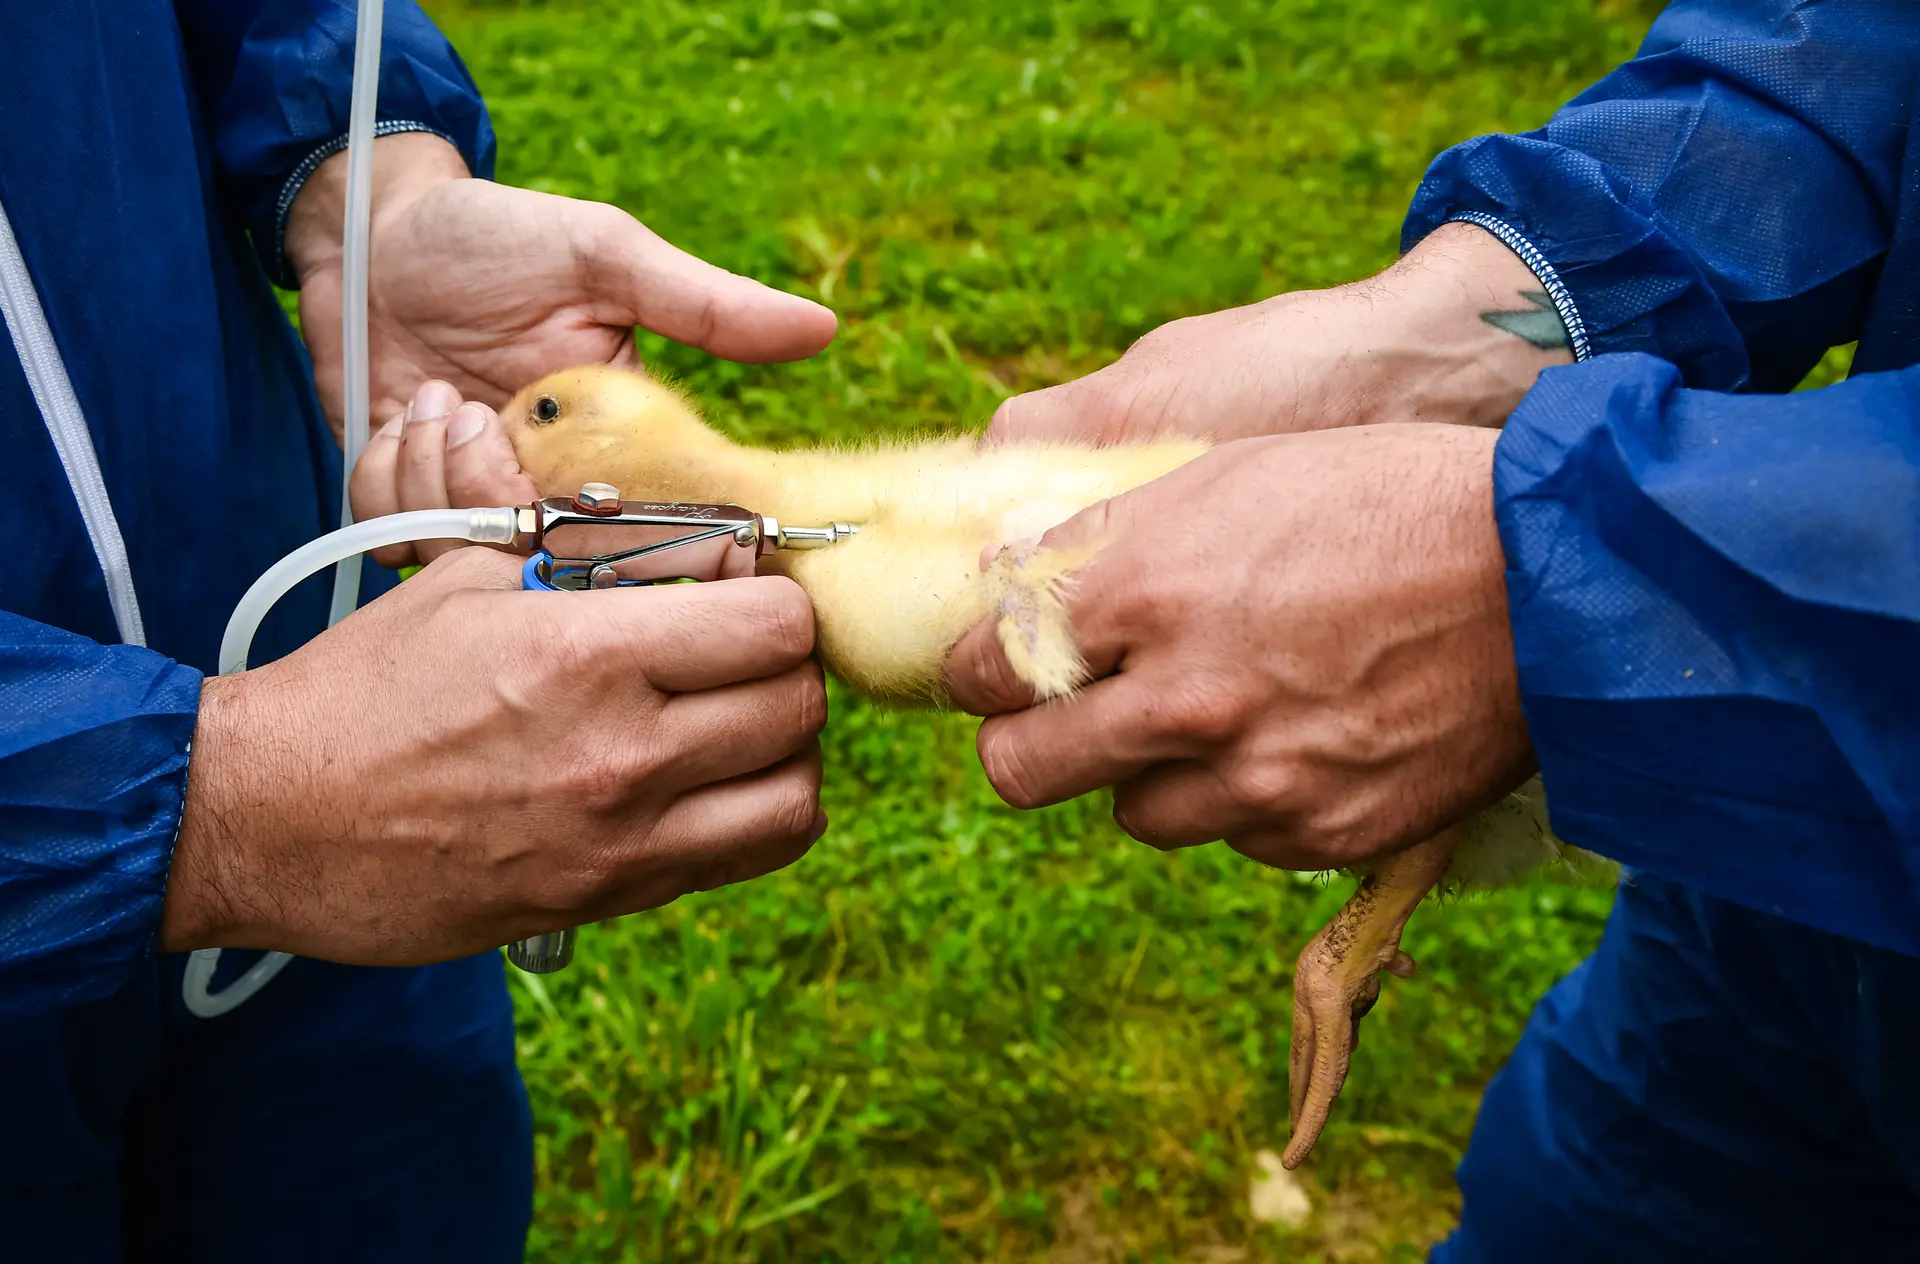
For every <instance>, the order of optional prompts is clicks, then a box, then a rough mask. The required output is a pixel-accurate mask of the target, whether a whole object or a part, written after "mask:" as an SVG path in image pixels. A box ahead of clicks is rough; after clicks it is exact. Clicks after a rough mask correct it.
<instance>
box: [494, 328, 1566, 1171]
mask: <svg viewBox="0 0 1920 1264" xmlns="http://www.w3.org/2000/svg"><path fill="white" fill-rule="evenodd" d="M501 420H502V422H503V423H504V425H505V427H506V430H507V433H508V435H509V437H510V438H511V440H512V442H513V446H514V449H515V451H516V453H517V455H518V456H519V459H520V465H521V468H522V469H524V470H525V471H526V473H527V475H528V477H529V478H531V479H532V480H533V483H534V485H535V486H536V487H538V488H539V489H540V491H541V493H542V494H543V495H561V494H566V493H569V492H571V491H573V490H575V489H577V488H578V487H580V486H581V485H582V484H584V483H588V482H605V483H610V484H612V485H613V486H615V487H618V488H619V489H620V490H621V494H622V495H624V496H626V497H628V498H629V499H644V500H657V501H692V502H696V503H731V504H740V505H745V506H747V507H748V508H750V509H752V510H754V511H755V512H758V513H762V514H768V515H771V516H773V517H776V518H778V519H780V520H782V521H785V522H792V523H819V522H849V523H854V524H857V525H858V526H859V533H858V534H857V535H855V536H853V537H852V538H851V539H849V540H846V541H844V542H842V543H839V544H836V545H834V546H833V547H832V548H828V549H820V550H814V551H806V552H798V553H791V554H788V553H779V554H775V555H773V556H772V557H770V558H767V559H765V560H764V561H763V565H766V566H769V567H771V568H772V569H775V570H777V571H779V572H781V573H784V574H786V575H788V576H789V577H790V578H792V579H793V580H794V581H795V582H796V583H798V584H799V585H800V586H801V587H802V588H803V589H805V590H806V592H807V595H808V596H809V597H810V598H811V599H812V601H813V606H814V618H815V627H816V637H817V642H818V646H819V651H820V657H821V660H822V662H823V663H824V665H825V666H826V667H827V669H828V670H829V671H832V672H833V673H834V674H835V675H837V676H839V677H840V678H841V679H842V680H844V681H845V682H846V683H847V684H848V685H850V686H852V687H853V688H854V689H856V690H858V691H859V692H860V693H862V694H865V695H866V696H868V697H870V698H873V699H875V700H877V701H880V702H883V703H892V704H897V705H932V706H943V705H946V704H947V703H948V698H947V696H946V692H945V687H944V684H943V682H942V676H941V667H942V664H943V663H944V662H945V660H946V656H947V654H948V652H949V651H950V650H951V649H952V648H953V646H954V645H955V644H956V643H957V642H958V641H959V639H960V637H961V636H962V634H964V633H965V632H966V631H967V630H968V629H969V628H971V627H973V626H974V625H975V624H977V623H979V622H980V621H981V620H983V619H985V618H988V617H990V616H993V617H995V618H996V624H995V631H996V633H997V635H998V637H999V640H1000V643H1001V645H1002V647H1003V648H1004V649H1005V650H1006V653H1007V657H1008V661H1009V663H1010V665H1011V666H1012V668H1013V670H1014V671H1015V672H1016V673H1017V674H1018V675H1019V676H1020V678H1021V679H1022V680H1025V681H1026V682H1027V683H1028V684H1030V685H1031V686H1032V687H1033V689H1034V692H1035V694H1036V696H1037V697H1038V698H1040V699H1041V700H1046V699H1050V698H1058V697H1062V696H1065V695H1067V694H1070V693H1072V692H1073V691H1074V690H1075V689H1077V688H1079V687H1080V686H1081V685H1083V684H1085V683H1086V679H1087V668H1086V665H1085V662H1084V661H1083V660H1082V658H1081V657H1080V654H1079V651H1078V649H1077V648H1076V646H1075V645H1074V641H1073V635H1072V629H1071V627H1070V625H1069V623H1068V620H1067V615H1066V605H1065V591H1066V586H1067V584H1068V583H1069V582H1070V579H1071V576H1072V574H1073V572H1074V570H1075V569H1077V568H1078V567H1079V566H1081V565H1082V564H1084V563H1085V562H1086V560H1087V559H1088V558H1089V557H1091V556H1092V555H1093V553H1095V552H1097V551H1098V547H1099V546H1098V545H1097V544H1096V545H1093V546H1089V547H1086V548H1077V549H1071V550H1056V549H1027V548H1008V549H1002V550H1001V551H1000V553H999V555H998V557H997V558H996V559H995V560H994V561H993V562H992V563H991V564H990V565H989V566H988V567H987V568H986V569H985V570H984V571H983V570H982V569H981V566H980V559H981V556H982V554H983V552H984V551H985V550H986V549H987V548H988V547H990V546H991V545H993V544H994V543H996V542H998V541H1004V540H1011V539H1022V538H1030V537H1035V536H1038V535H1040V534H1041V533H1043V532H1044V531H1045V530H1046V529H1048V528H1049V527H1052V526H1055V525H1057V524H1059V523H1061V522H1064V521H1065V520H1067V519H1068V518H1070V517H1072V516H1073V515H1074V514H1076V513H1078V512H1079V511H1080V510H1082V509H1084V508H1086V507H1087V506H1089V505H1092V504H1095V503H1097V502H1099V501H1101V500H1104V499H1107V498H1110V497H1113V496H1118V495H1120V494H1121V493H1123V492H1126V491H1128V490H1131V489H1132V488H1135V487H1138V486H1140V485H1141V484H1143V483H1147V482H1150V481H1151V480H1153V479H1155V478H1159V477H1160V476H1162V475H1164V474H1167V473H1170V472H1172V471H1173V470H1175V469H1177V468H1179V467H1180V466H1182V465H1184V464H1186V463H1187V462H1188V461H1191V460H1193V459H1194V458H1195V457H1197V456H1199V455H1201V454H1202V453H1203V452H1205V451H1207V450H1208V447H1209V445H1208V444H1206V443H1204V442H1202V441H1199V440H1192V439H1178V440H1162V441H1156V442H1151V443H1141V444H1133V445H1117V446H1101V447H1095V446H1092V445H1087V444H1075V443H1062V442H1048V443H1023V444H1018V445H1010V446H1004V447H996V448H982V447H980V446H978V445H977V444H976V443H975V442H974V441H973V440H972V439H969V438H960V439H947V440H926V441H919V442H905V443H892V444H868V445H864V446H860V447H844V448H802V449H795V450H790V451H769V450H765V449H758V448H750V447H745V446H743V445H740V444H737V443H734V442H733V441H732V440H730V439H728V438H726V437H725V436H724V435H722V434H720V433H718V432H717V431H715V430H714V429H712V428H711V427H709V426H708V425H707V424H706V423H705V422H704V421H702V420H701V418H700V416H699V414H698V412H697V411H696V410H695V409H694V407H693V405H692V404H691V402H690V401H689V400H688V399H687V397H686V396H685V394H684V393H683V392H681V391H680V390H678V389H676V388H675V387H673V386H671V385H669V384H667V383H664V382H661V381H659V380H657V379H655V378H653V377H650V376H649V375H647V374H645V373H642V372H635V371H627V370H618V369H613V368H609V367H607V366H605V365H592V366H584V367H580V368H573V369H565V370H562V371H560V372H558V373H554V374H551V375H549V376H547V377H544V378H542V379H540V380H539V381H537V382H534V383H532V384H531V385H529V386H527V387H525V388H523V389H522V390H521V391H520V392H519V393H518V394H517V395H515V396H514V398H513V399H512V400H511V401H510V402H509V403H508V405H507V406H506V408H505V409H504V410H503V411H502V413H501ZM1570 855H1571V849H1569V848H1565V847H1564V846H1563V845H1562V844H1560V843H1559V842H1558V841H1557V840H1555V839H1554V838H1553V836H1552V835H1551V833H1550V832H1549V831H1548V829H1547V824H1546V812H1545V804H1544V799H1543V796H1542V794H1541V792H1540V789H1539V784H1538V782H1537V781H1535V782H1533V783H1530V784H1529V785H1528V786H1527V787H1524V788H1523V789H1522V790H1521V791H1520V792H1518V793H1516V794H1514V795H1512V796H1509V797H1508V799H1507V800H1505V801H1504V802H1502V803H1500V804H1497V805H1496V806H1495V807H1493V808H1491V809H1488V810H1487V811H1485V812H1483V813H1481V814H1480V815H1478V816H1476V817H1474V818H1473V819H1471V820H1469V821H1467V822H1465V823H1463V824H1461V825H1458V826H1455V827H1453V828H1451V829H1448V830H1445V831H1443V832H1442V833H1440V834H1438V835H1436V836H1435V837H1433V838H1431V839H1428V840H1427V841H1425V842H1422V843H1420V844H1417V845H1416V846H1414V847H1411V848H1408V849H1406V850H1404V851H1401V852H1398V853H1396V854H1394V855H1391V856H1387V857H1384V858H1382V859H1380V860H1378V861H1376V862H1375V863H1374V864H1372V865H1371V866H1368V867H1365V868H1364V869H1361V870H1358V871H1357V872H1360V873H1361V874H1362V876H1361V880H1360V885H1359V887H1358V889H1357V890H1356V891H1355V893H1354V895H1353V897H1352V898H1351V899H1350V900H1349V901H1348V902H1347V903H1346V905H1345V906H1344V907H1343V908H1341V910H1340V911H1339V913H1338V914H1336V915H1335V916H1334V918H1333V920H1332V921H1330V922H1329V923H1328V924H1327V926H1326V927H1325V928H1324V929H1323V930H1321V932H1320V933H1319V934H1318V935H1316V936H1314V938H1313V940H1312V941H1311V942H1310V943H1309V944H1308V945H1307V947H1306V948H1305V949H1304V950H1303V951H1302V953H1301V954H1300V958H1299V963H1298V966H1297V968H1296V970H1295V974H1294V1002H1293V1037H1292V1046H1291V1049H1290V1052H1289V1057H1288V1072H1289V1081H1290V1083H1289V1089H1290V1092H1289V1097H1290V1103H1289V1112H1288V1113H1289V1124H1290V1130H1291V1134H1292V1135H1291V1139H1290V1141H1289V1144H1288V1147H1287V1152H1286V1154H1285V1155H1284V1156H1283V1158H1282V1162H1283V1163H1284V1164H1285V1166H1286V1167H1288V1168H1290V1169H1291V1168H1296V1167H1298V1166H1299V1165H1300V1163H1301V1162H1302V1161H1303V1160H1304V1159H1305V1158H1306V1157H1307V1154H1308V1153H1309V1152H1310V1151H1311V1150H1312V1148H1313V1145H1314V1142H1315V1141H1316V1140H1317V1139H1318V1137H1319V1134H1320V1131H1321V1128H1322V1127H1323V1126H1324V1125H1325V1123H1326V1120H1327V1117H1328V1114H1329V1112H1330V1111H1331V1110H1332V1107H1333V1103H1334V1100H1335V1098H1337V1097H1338V1095H1339V1093H1340V1089H1341V1086H1342V1085H1343V1084H1344V1082H1345V1080H1346V1074H1347V1068H1348V1065H1349V1060H1350V1059H1351V1057H1352V1053H1353V1049H1354V1047H1355V1045H1356V1043H1357V1042H1358V1039H1359V1024H1360V1020H1361V1019H1362V1018H1363V1017H1364V1016H1365V1015H1366V1013H1367V1012H1368V1011H1369V1010H1370V1009H1371V1008H1372V1007H1373V1005H1374V1002H1375V1001H1376V1000H1377V999H1378V997H1379V994H1380V975H1381V973H1382V972H1385V973H1389V974H1393V975H1395V976H1397V977H1400V978H1406V977H1408V976H1409V975H1411V974H1412V972H1413V969H1414V965H1413V960H1412V958H1410V957H1408V956H1407V954H1406V953H1405V952H1403V951H1401V949H1400V936H1401V932H1402V930H1403V929H1404V927H1405V925H1406V922H1407V919H1408V917H1409V916H1411V914H1412V912H1413V910H1414V908H1415V907H1416V906H1417V905H1418V904H1419V903H1420V901H1421V900H1423V899H1424V898H1426V896H1427V895H1428V894H1429V893H1430V892H1433V891H1434V890H1436V889H1441V890H1446V891H1452V890H1462V889H1468V888H1474V887H1485V886H1496V885H1499V884H1501V883H1503V882H1506V881H1511V880H1512V879H1514V878H1516V877H1519V876H1520V875H1522V874H1523V873H1525V872H1527V871H1530V870H1532V869H1534V868H1537V867H1538V866H1539V865H1541V864H1543V863H1547V862H1550V861H1565V860H1568V859H1569V857H1570Z"/></svg>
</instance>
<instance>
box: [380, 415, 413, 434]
mask: <svg viewBox="0 0 1920 1264" xmlns="http://www.w3.org/2000/svg"><path fill="white" fill-rule="evenodd" d="M406 424H407V415H406V414H405V413H401V414H400V415H399V416H397V417H395V418H394V419H393V420H391V421H389V422H388V423H387V424H386V425H384V426H382V427H380V434H382V435H383V436H385V437H387V438H392V437H393V436H395V435H397V434H399V433H400V428H401V427H402V426H404V425H406Z"/></svg>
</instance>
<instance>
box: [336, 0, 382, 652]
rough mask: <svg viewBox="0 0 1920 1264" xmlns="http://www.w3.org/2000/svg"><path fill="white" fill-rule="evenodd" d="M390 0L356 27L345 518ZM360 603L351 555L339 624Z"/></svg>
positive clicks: (368, 405) (358, 418)
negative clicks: (375, 135)
mask: <svg viewBox="0 0 1920 1264" xmlns="http://www.w3.org/2000/svg"><path fill="white" fill-rule="evenodd" d="M385 10H386V4H385V0H360V9H359V13H358V14H357V15H356V17H357V19H358V20H357V22H356V25H355V30H354V44H353V96H352V104H351V107H350V109H349V112H348V114H347V214H346V221H347V222H346V227H345V235H344V239H343V243H342V251H341V254H342V259H341V276H340V320H341V325H342V328H341V346H342V350H343V352H344V355H343V359H344V362H345V363H344V366H343V367H344V371H345V377H346V383H345V386H346V392H345V395H344V396H343V399H344V401H345V405H346V419H345V420H346V425H345V427H344V433H343V437H342V443H341V450H342V452H343V454H344V455H345V457H346V460H345V462H344V463H343V464H342V466H341V469H340V525H341V526H343V527H344V526H347V525H348V524H350V523H351V522H352V521H353V504H352V499H351V497H350V496H349V495H348V492H347V488H348V484H349V483H350V482H351V480H352V477H353V466H354V463H355V462H356V461H358V460H359V459H360V453H361V452H362V451H364V450H365V449H366V446H367V439H368V437H369V435H370V434H371V433H372V426H371V417H370V416H369V414H370V413H371V411H372V407H373V404H372V400H371V399H370V398H369V396H370V394H371V385H370V384H371V377H370V375H369V368H368V353H367V258H368V236H369V234H370V233H371V231H372V226H371V220H372V216H373V129H374V115H375V113H376V111H377V107H378V103H379V97H380V34H381V26H382V20H383V18H384V17H385ZM359 604H360V555H359V554H358V553H355V554H353V555H352V556H351V557H348V558H343V559H342V560H341V562H340V569H339V570H338V571H337V572H335V574H334V577H333V607H332V609H331V610H330V611H329V612H328V614H327V626H328V627H332V626H333V625H334V624H336V623H338V622H340V620H342V619H344V618H346V617H347V616H348V615H350V614H352V613H353V611H354V609H355V608H356V607H357V606H358V605H359Z"/></svg>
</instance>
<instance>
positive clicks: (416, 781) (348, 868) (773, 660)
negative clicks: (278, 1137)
mask: <svg viewBox="0 0 1920 1264" xmlns="http://www.w3.org/2000/svg"><path fill="white" fill-rule="evenodd" d="M519 570H520V568H519V565H518V563H517V562H516V560H515V559H513V558H511V557H508V556H504V555H502V554H500V553H497V552H494V551H492V550H489V549H462V550H460V551H458V552H457V553H454V554H452V555H449V556H448V557H445V558H443V559H441V560H440V561H438V562H436V563H434V564H433V565H431V566H429V567H427V568H426V570H424V571H422V572H421V573H420V574H419V575H418V576H416V577H415V578H414V579H412V580H410V581H409V582H407V583H405V584H402V585H401V586H400V587H399V588H398V589H396V590H395V591H393V592H391V593H388V594H386V595H385V596H382V597H381V598H380V599H379V600H377V601H375V602H373V603H371V604H370V605H368V606H367V607H366V608H365V609H362V610H360V611H358V612H357V613H355V614H354V615H352V616H350V617H349V618H347V619H346V620H344V621H343V622H341V623H340V624H339V625H338V626H336V627H334V628H331V629H329V630H328V631H326V632H324V633H322V634H321V635H320V636H319V637H317V638H315V639H314V640H313V641H311V642H310V643H308V644H307V645H306V646H304V647H302V648H301V649H299V650H297V651H295V652H294V653H293V654H291V655H288V656H287V657H286V658H284V659H280V660H278V661H276V662H273V663H270V664H267V665H266V666H263V667H258V668H254V669H252V670H250V671H246V672H243V673H240V674H239V675H236V676H230V677H220V678H217V679H211V680H208V681H207V682H206V684H205V686H204V692H203V695H202V702H201V710H200V721H199V727H198V729H197V731H196V733H195V735H194V743H193V759H192V762H191V766H190V769H189V773H188V783H187V797H186V807H185V812H184V814H183V819H182V823H181V828H180V834H179V838H178V841H177V843H176V845H175V851H174V859H173V866H172V871H171V876H170V879H169V886H168V892H167V901H166V906H165V911H164V914H163V918H162V923H161V947H162V948H163V949H164V950H166V951H169V952H176V951H185V950H188V949H193V948H202V947H237V948H261V949H278V950H281V951H284V952H292V953H297V954H300V955H302V956H308V957H318V958H322V959H325V960H330V961H341V962H348V963H355V964H365V965H413V964H421V963H426V962H433V961H443V960H448V959H451V958H454V957H458V956H462V955H465V954H469V953H473V952H477V951H483V950H485V949H488V948H493V947H497V946H499V945H501V944H504V943H509V942H512V941H514V940H518V939H522V938H525V937H527V936H529V935H534V934H538V933H542V932H546V931H552V930H557V929H561V928H563V927H567V926H574V925H580V924H583V923H586V922H590V921H594V920H597V919H600V918H606V917H612V916H616V915H619V914H623V913H629V912H633V911H635V910H637V909H643V908H648V907H652V906H654V905H658V904H663V903H666V902H668V901H671V900H673V899H676V898H678V897H679V896H681V895H685V894H686V893H688V892H690V891H698V890H705V889H707V888H710V887H715V886H719V885H721V884H723V883H729V882H739V881H744V880H746V879H748V878H752V877H756V876H758V875H760V874H764V873H768V872H770V871H772V870H775V869H778V868H781V867H782V866H784V865H786V864H789V863H790V862H792V861H793V860H795V859H797V858H798V857H799V856H800V855H801V854H802V853H803V852H805V851H806V850H807V848H808V847H809V846H810V845H811V844H812V842H813V840H814V839H816V838H818V837H819V836H820V834H821V832H822V831H823V830H824V829H825V827H826V819H825V817H824V816H823V815H821V813H820V809H819V798H818V795H819V785H820V755H819V748H818V746H817V744H816V741H815V735H816V734H817V733H818V731H819V729H820V726H821V724H822V723H823V722H824V719H825V716H826V694H825V691H824V689H823V687H822V683H821V678H820V673H819V669H818V668H817V667H816V666H815V665H814V664H812V663H811V662H809V661H808V658H807V656H808V654H809V652H810V651H811V649H812V647H813V617H812V610H811V608H810V607H809V605H808V603H807V599H806V596H805V595H804V594H803V593H802V592H801V591H800V589H799V588H798V587H797V586H795V585H794V584H792V583H791V582H789V581H787V580H784V579H778V578H765V579H753V578H749V579H741V580H738V581H734V582H729V583H720V584H698V585H693V584H689V585H674V586H669V587H662V588H629V589H615V590H611V591H606V592H595V593H584V594H577V595H574V594H569V595H555V594H550V593H524V592H519V591H517V589H518V588H519V583H520V579H519ZM509 589H512V590H516V591H506V590H509Z"/></svg>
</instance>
